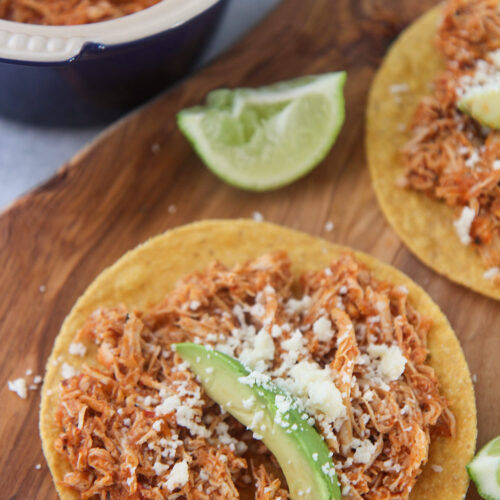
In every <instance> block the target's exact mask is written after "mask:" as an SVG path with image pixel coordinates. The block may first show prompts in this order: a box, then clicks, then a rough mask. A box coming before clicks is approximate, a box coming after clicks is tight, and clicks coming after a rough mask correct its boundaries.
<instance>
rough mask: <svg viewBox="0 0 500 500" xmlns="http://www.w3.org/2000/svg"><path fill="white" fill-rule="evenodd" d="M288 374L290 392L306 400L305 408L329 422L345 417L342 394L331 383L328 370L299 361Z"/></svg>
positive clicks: (315, 364) (330, 375) (314, 364)
mask: <svg viewBox="0 0 500 500" xmlns="http://www.w3.org/2000/svg"><path fill="white" fill-rule="evenodd" d="M289 374H290V377H291V379H292V383H291V384H290V389H291V391H292V392H293V393H294V394H296V395H298V396H299V397H302V398H305V399H306V400H305V404H306V407H308V408H309V409H310V410H312V411H313V412H321V413H323V414H324V415H325V416H326V417H327V418H328V419H329V421H331V422H333V421H334V420H336V419H338V418H341V417H344V416H345V414H346V409H345V406H344V404H343V402H342V394H341V393H340V391H339V390H338V389H337V387H336V386H335V384H334V383H333V381H332V374H331V372H330V370H329V369H328V368H323V369H322V368H320V367H319V365H318V364H317V363H311V362H308V361H301V362H300V363H297V364H296V365H295V366H293V367H292V368H291V370H290V372H289Z"/></svg>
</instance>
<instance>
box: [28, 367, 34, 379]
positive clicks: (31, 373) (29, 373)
mask: <svg viewBox="0 0 500 500" xmlns="http://www.w3.org/2000/svg"><path fill="white" fill-rule="evenodd" d="M30 375H33V370H32V369H31V368H28V369H27V370H26V376H27V377H29V376H30Z"/></svg>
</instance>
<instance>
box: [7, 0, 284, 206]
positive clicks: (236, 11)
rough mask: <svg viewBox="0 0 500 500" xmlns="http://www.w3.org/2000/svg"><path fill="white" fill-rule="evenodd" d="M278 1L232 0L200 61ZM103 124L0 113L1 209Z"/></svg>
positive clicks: (45, 176)
mask: <svg viewBox="0 0 500 500" xmlns="http://www.w3.org/2000/svg"><path fill="white" fill-rule="evenodd" d="M278 2H279V0H231V2H230V4H229V5H228V8H227V9H226V12H225V14H224V18H223V19H222V22H221V25H220V28H219V30H218V32H217V34H216V36H215V37H214V39H213V40H212V43H211V44H210V47H208V49H207V51H206V52H205V54H204V57H203V60H202V64H203V63H206V62H208V61H210V60H211V59H213V58H214V57H216V56H217V54H219V53H220V52H222V51H223V50H224V49H226V48H227V47H229V46H230V45H231V44H232V43H234V42H235V41H236V40H237V39H238V38H240V37H241V35H242V34H243V33H245V32H246V31H247V30H248V29H250V28H251V27H252V26H253V25H254V24H256V23H257V22H258V21H259V20H260V19H262V18H263V17H264V16H265V15H266V14H267V13H268V12H269V11H270V10H271V9H272V8H273V7H274V6H276V5H277V4H278ZM103 128H104V126H99V127H90V128H78V129H71V128H43V127H39V126H37V127H35V126H29V125H26V124H22V123H16V122H13V121H9V120H6V119H4V118H2V117H0V209H2V208H5V207H6V206H7V205H9V204H10V203H11V202H12V201H14V200H15V199H16V198H17V197H18V196H19V195H21V194H23V193H25V192H26V191H28V190H30V189H31V188H33V187H34V186H37V185H38V184H40V183H41V182H43V181H45V180H46V179H48V178H49V177H50V176H51V175H52V174H53V173H54V172H55V171H56V169H57V168H58V167H59V166H60V165H61V164H62V163H64V162H65V161H66V160H68V159H70V158H71V157H72V156H73V155H74V153H75V152H76V151H78V150H79V149H80V148H81V147H82V146H83V145H84V144H85V143H86V142H88V141H89V140H90V139H92V138H93V137H94V136H95V135H97V134H98V133H99V132H100V131H101V130H102V129H103Z"/></svg>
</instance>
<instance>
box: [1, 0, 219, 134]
mask: <svg viewBox="0 0 500 500" xmlns="http://www.w3.org/2000/svg"><path fill="white" fill-rule="evenodd" d="M226 2H227V0H219V1H218V2H217V3H216V4H214V5H213V6H212V7H210V8H209V9H207V10H205V11H204V12H202V13H200V14H198V15H197V16H196V17H193V18H192V19H190V20H188V21H186V22H185V23H183V24H181V25H179V26H175V27H173V28H170V29H167V30H165V31H163V32H161V33H157V34H155V35H152V36H149V37H147V38H141V39H139V40H135V41H133V42H127V43H122V44H117V45H108V46H103V45H97V44H95V43H87V44H86V45H84V47H83V48H82V50H81V52H80V53H79V54H78V55H77V56H76V57H74V58H72V59H70V60H68V61H64V62H57V63H40V62H38V63H34V62H26V61H13V60H10V59H8V60H7V59H1V58H0V89H1V90H0V114H1V115H3V116H4V117H6V118H9V119H13V120H19V121H24V122H29V123H36V124H41V125H49V126H61V125H75V126H78V125H88V124H92V123H100V122H106V121H110V120H112V119H114V118H117V117H118V116H120V115H121V114H123V113H124V112H125V111H126V110H128V109H130V108H132V107H134V106H137V105H138V104H140V103H142V102H144V101H145V100H147V99H148V98H150V97H151V96H153V95H155V94H157V93H158V92H160V91H161V90H163V89H165V87H167V86H168V85H170V84H172V83H174V82H175V81H176V80H178V79H179V78H181V77H183V76H185V75H186V74H187V73H188V72H189V70H190V69H191V68H192V67H193V65H194V63H195V62H196V59H197V56H199V55H200V53H201V51H202V50H203V48H204V47H205V46H206V45H207V43H208V41H209V39H210V37H211V35H212V34H213V33H214V31H215V28H216V27H217V24H218V21H219V20H220V17H221V14H222V11H223V9H224V6H225V4H226Z"/></svg>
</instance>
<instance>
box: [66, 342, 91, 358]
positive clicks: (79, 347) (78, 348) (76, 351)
mask: <svg viewBox="0 0 500 500" xmlns="http://www.w3.org/2000/svg"><path fill="white" fill-rule="evenodd" d="M69 353H70V354H72V355H73V356H85V354H86V353H87V348H86V347H85V345H84V344H82V343H81V342H72V343H71V344H70V345H69Z"/></svg>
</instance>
